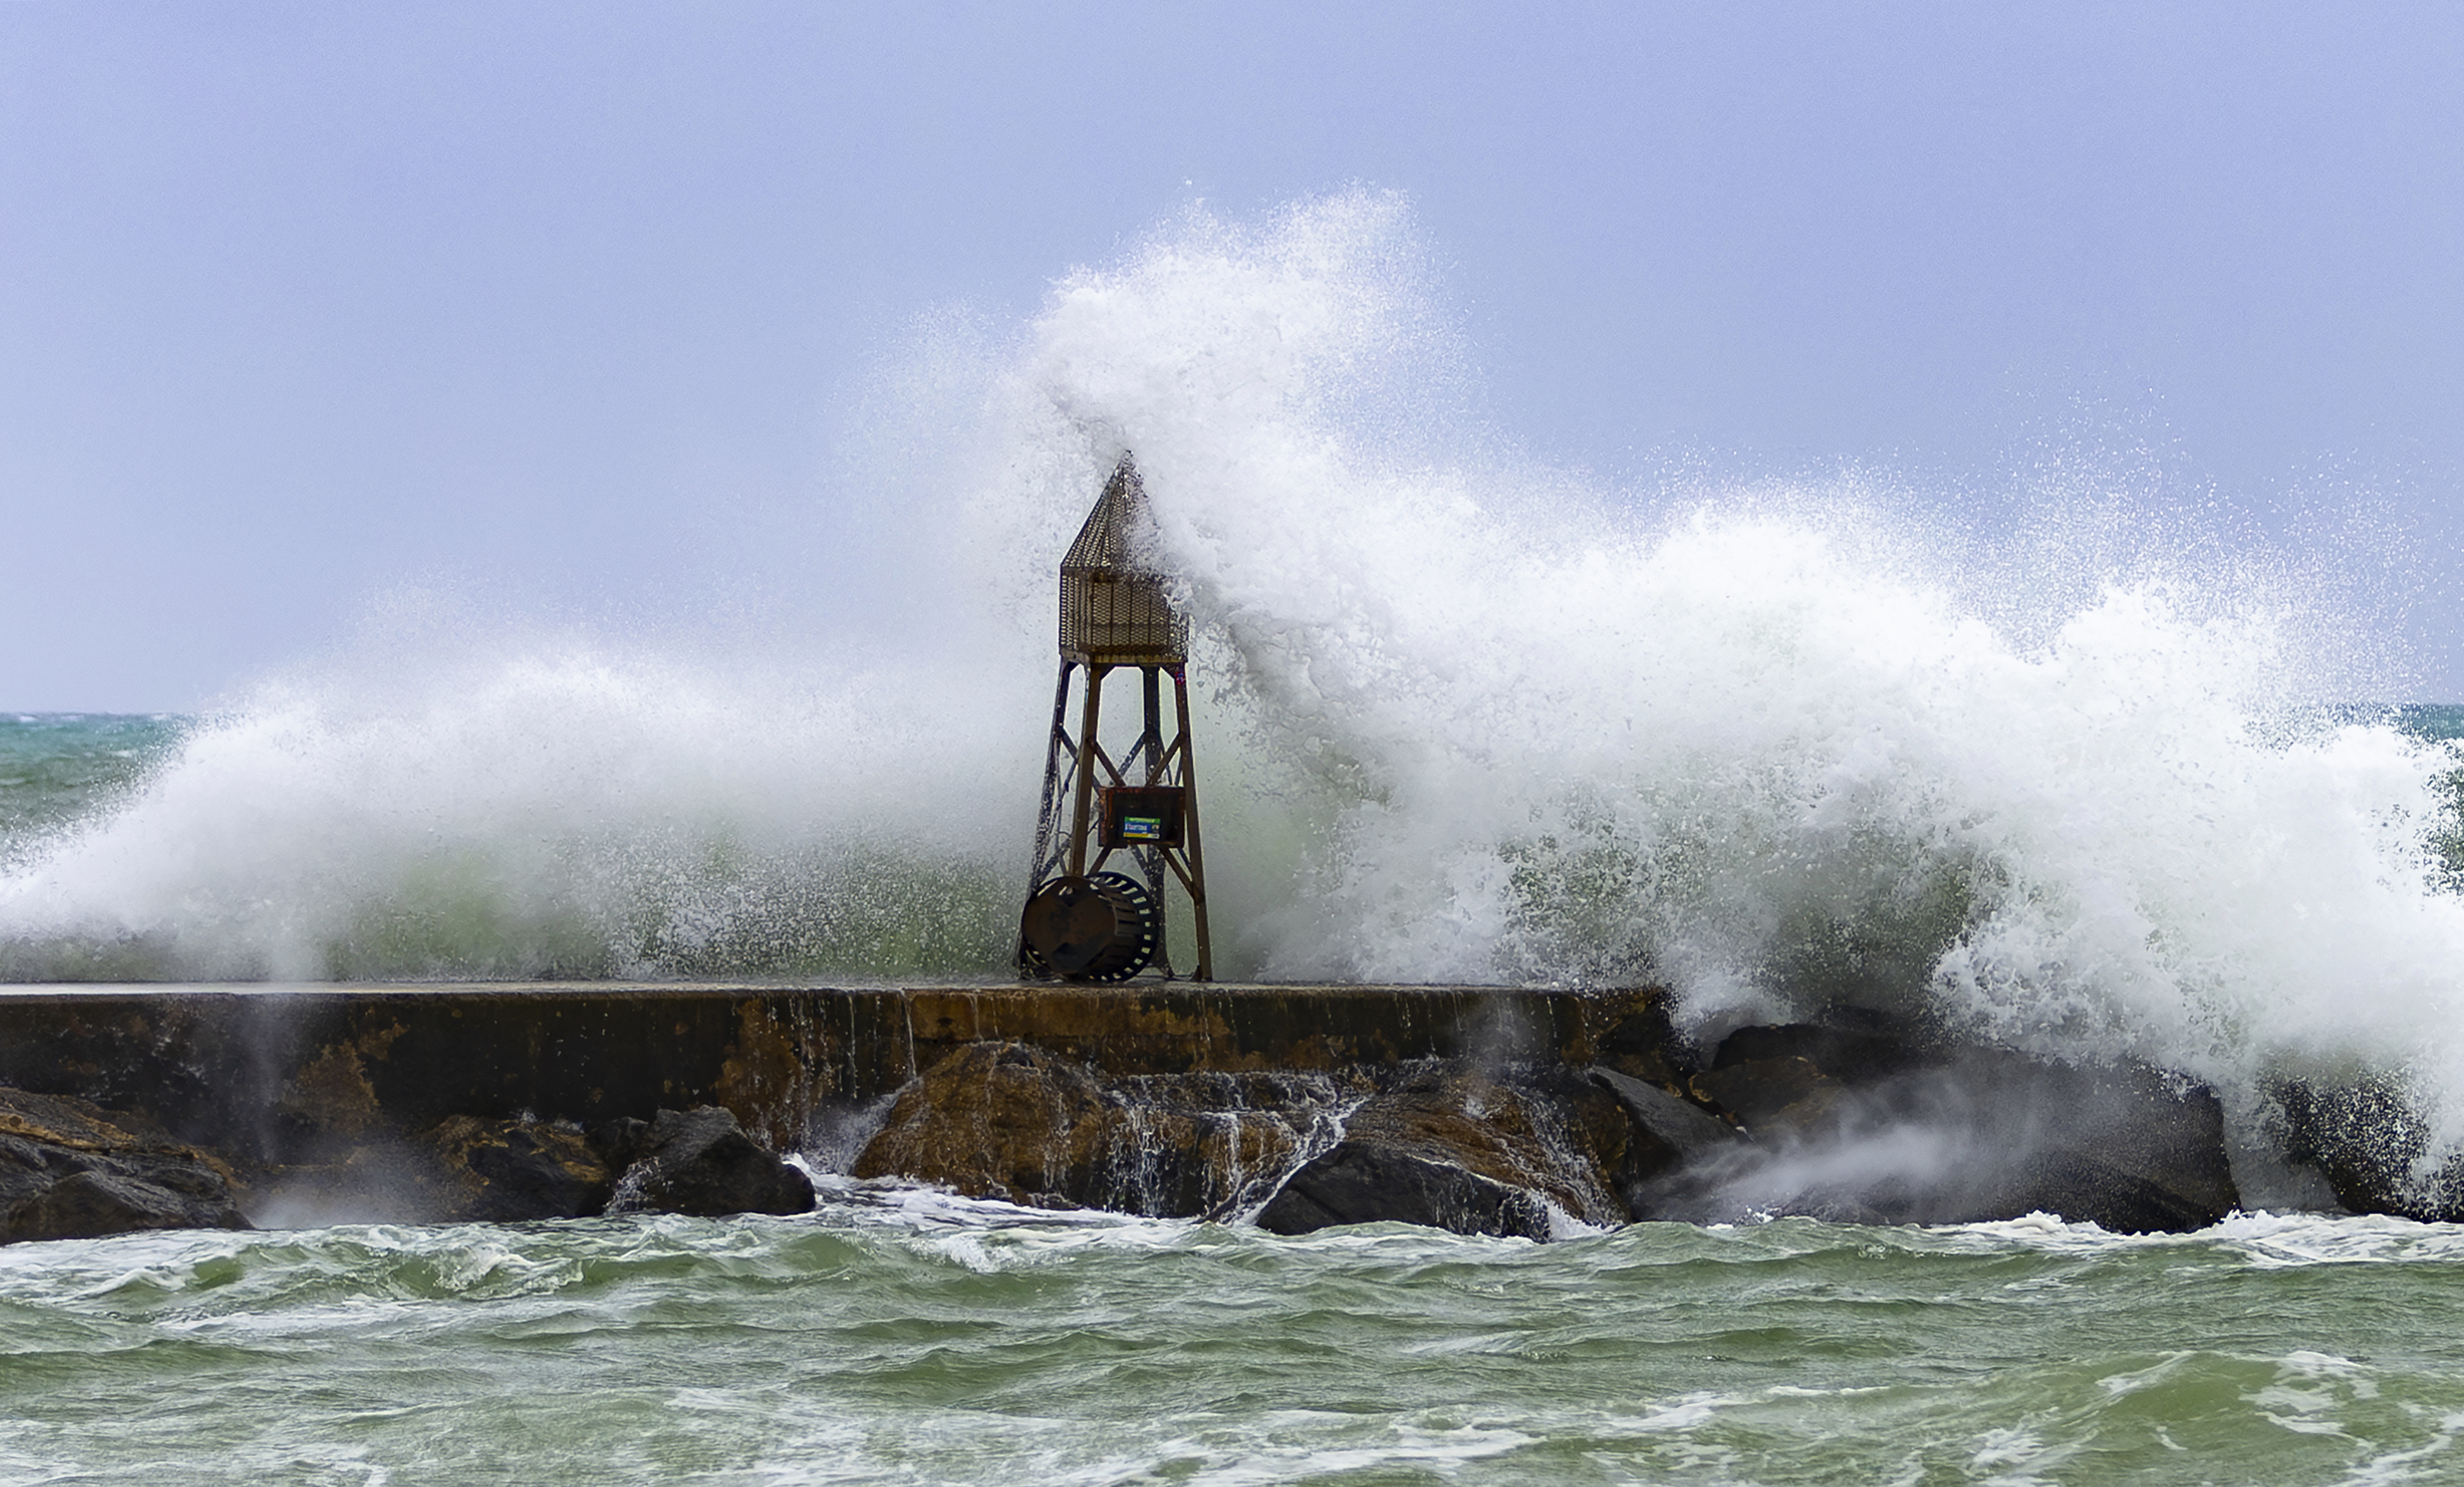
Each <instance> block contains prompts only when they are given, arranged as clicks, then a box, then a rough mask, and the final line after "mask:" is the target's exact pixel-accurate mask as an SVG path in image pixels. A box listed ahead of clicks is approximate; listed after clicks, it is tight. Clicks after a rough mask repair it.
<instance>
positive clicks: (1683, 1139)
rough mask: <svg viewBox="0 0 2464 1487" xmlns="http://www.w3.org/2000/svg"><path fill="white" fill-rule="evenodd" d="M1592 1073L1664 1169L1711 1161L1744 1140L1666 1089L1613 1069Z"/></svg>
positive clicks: (1725, 1122)
mask: <svg viewBox="0 0 2464 1487" xmlns="http://www.w3.org/2000/svg"><path fill="white" fill-rule="evenodd" d="M1589 1073H1590V1076H1591V1077H1592V1078H1593V1079H1594V1080H1595V1082H1597V1083H1598V1084H1599V1085H1600V1086H1601V1087H1602V1088H1604V1089H1606V1090H1607V1091H1608V1092H1609V1093H1610V1094H1611V1095H1613V1096H1615V1097H1616V1098H1617V1103H1618V1104H1619V1105H1621V1106H1623V1107H1624V1109H1625V1112H1626V1115H1627V1117H1628V1118H1629V1119H1630V1120H1632V1121H1633V1122H1634V1128H1635V1132H1636V1136H1637V1142H1638V1144H1639V1145H1645V1146H1648V1147H1649V1148H1651V1149H1652V1150H1653V1151H1654V1152H1655V1153H1656V1154H1657V1156H1658V1159H1659V1165H1661V1167H1662V1168H1668V1167H1675V1166H1679V1165H1684V1164H1688V1163H1698V1162H1703V1161H1706V1160H1709V1159H1711V1158H1713V1157H1716V1156H1718V1155H1721V1154H1723V1153H1725V1152H1727V1151H1728V1150H1730V1149H1731V1148H1733V1147H1735V1146H1737V1145H1738V1144H1739V1143H1742V1142H1743V1141H1744V1140H1745V1138H1744V1137H1743V1136H1741V1135H1740V1134H1739V1133H1738V1131H1737V1129H1736V1127H1734V1126H1732V1125H1730V1124H1728V1123H1727V1121H1723V1120H1721V1119H1720V1118H1719V1117H1718V1116H1715V1115H1713V1114H1711V1113H1710V1112H1709V1111H1707V1110H1705V1109H1704V1108H1703V1107H1702V1106H1700V1105H1697V1104H1693V1103H1690V1102H1688V1101H1686V1100H1683V1099H1679V1098H1678V1097H1676V1096H1674V1095H1671V1094H1670V1093H1668V1092H1667V1091H1666V1090H1664V1089H1660V1088H1657V1087H1655V1086H1653V1085H1650V1084H1646V1083H1644V1082H1643V1081H1642V1080H1640V1079H1634V1078H1628V1077H1627V1076H1624V1075H1622V1074H1619V1073H1617V1071H1616V1070H1614V1069H1600V1068H1595V1069H1593V1070H1591V1071H1589Z"/></svg>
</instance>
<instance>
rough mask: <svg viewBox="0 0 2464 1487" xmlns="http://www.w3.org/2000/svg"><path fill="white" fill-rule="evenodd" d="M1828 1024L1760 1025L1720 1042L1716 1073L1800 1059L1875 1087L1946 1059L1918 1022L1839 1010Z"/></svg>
mask: <svg viewBox="0 0 2464 1487" xmlns="http://www.w3.org/2000/svg"><path fill="white" fill-rule="evenodd" d="M1827 1016H1828V1019H1829V1020H1825V1021H1822V1022H1812V1023H1776V1024H1758V1025H1755V1026H1751V1027H1744V1028H1739V1029H1737V1030H1735V1031H1734V1032H1730V1033H1729V1034H1728V1035H1727V1037H1725V1038H1722V1039H1721V1040H1720V1046H1719V1049H1718V1050H1717V1052H1715V1053H1714V1054H1712V1057H1711V1068H1712V1071H1713V1072H1721V1071H1725V1070H1728V1069H1731V1068H1734V1067H1736V1066H1737V1065H1739V1064H1745V1063H1754V1062H1760V1061H1763V1060H1768V1059H1778V1058H1801V1059H1804V1060H1805V1061H1806V1062H1807V1063H1809V1064H1812V1065H1813V1066H1814V1067H1815V1068H1816V1069H1819V1070H1821V1071H1822V1073H1823V1074H1824V1075H1825V1076H1829V1077H1831V1078H1833V1079H1837V1080H1838V1081H1839V1082H1840V1083H1842V1084H1846V1085H1850V1086H1852V1087H1854V1086H1859V1085H1866V1084H1872V1083H1876V1082H1878V1081H1880V1080H1882V1079H1888V1078H1892V1077H1894V1076H1899V1075H1903V1074H1906V1073H1908V1072H1909V1071H1911V1070H1915V1069H1922V1068H1925V1067H1928V1066H1931V1065H1934V1064H1939V1063H1941V1062H1943V1061H1944V1060H1945V1054H1944V1052H1943V1050H1942V1049H1941V1048H1939V1047H1938V1046H1936V1045H1935V1043H1934V1042H1933V1041H1932V1040H1931V1039H1930V1038H1929V1037H1927V1036H1926V1035H1925V1033H1924V1032H1922V1030H1920V1029H1918V1028H1917V1027H1916V1026H1915V1025H1914V1024H1911V1023H1906V1022H1903V1021H1901V1020H1899V1019H1895V1018H1889V1017H1886V1016H1883V1015H1881V1014H1879V1013H1865V1012H1859V1011H1858V1010H1854V1009H1847V1008H1841V1009H1837V1010H1834V1011H1832V1012H1831V1013H1829V1014H1827Z"/></svg>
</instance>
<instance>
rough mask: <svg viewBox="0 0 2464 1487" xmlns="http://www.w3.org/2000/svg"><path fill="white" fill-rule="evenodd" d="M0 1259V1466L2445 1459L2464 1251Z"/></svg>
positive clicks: (594, 1234)
mask: <svg viewBox="0 0 2464 1487" xmlns="http://www.w3.org/2000/svg"><path fill="white" fill-rule="evenodd" d="M2459 1320H2464V1230H2457V1229H2454V1228H2450V1227H2438V1226H2422V1225H2416V1224H2410V1223H2406V1222H2402V1221H2398V1220H2387V1219H2354V1218H2326V1217H2316V1216H2301V1217H2284V1218H2277V1217H2270V1216H2265V1215H2260V1216H2255V1217H2248V1218H2236V1219H2233V1220H2232V1221H2230V1222H2229V1223H2228V1224H2226V1225H2224V1226H2222V1227H2220V1228H2218V1229H2215V1230H2211V1231H2209V1232H2204V1233H2200V1234H2195V1235H2189V1236H2175V1237H2148V1238H2123V1237H2117V1236H2113V1235H2108V1234H2104V1233H2102V1232H2101V1231H2098V1230H2095V1229H2093V1228H2084V1227H2078V1226H2065V1225H2061V1224H2057V1223H2054V1222H2051V1221H2044V1220H2023V1221H2018V1222H2014V1223H2007V1224H1997V1225H1986V1226H1974V1227H1967V1228H1959V1229H1947V1230H1910V1229H1867V1228H1853V1227H1840V1226H1834V1225H1826V1224H1821V1223H1815V1222H1812V1221H1805V1220H1795V1219H1790V1220H1783V1221H1780V1222H1775V1223H1771V1224H1765V1225H1760V1226H1743V1227H1738V1228H1733V1229H1697V1228H1693V1227H1689V1226H1683V1225H1641V1226H1637V1227H1634V1228H1630V1229H1626V1230H1622V1231H1619V1232H1614V1233H1605V1234H1600V1235H1596V1236H1592V1237H1582V1238H1575V1239H1573V1240H1569V1241H1565V1242H1560V1243H1555V1244H1549V1245H1534V1244H1529V1243H1525V1242H1521V1241H1505V1240H1484V1239H1468V1238H1460V1237H1455V1236H1450V1235H1444V1234H1438V1233H1432V1232H1425V1231H1415V1230H1404V1229H1400V1228H1390V1227H1384V1226H1380V1227H1376V1228H1370V1229H1360V1230H1349V1231H1332V1232H1326V1233H1322V1234H1318V1235H1314V1236H1310V1237H1309V1238H1305V1239H1284V1238H1277V1237H1275V1236H1272V1235H1268V1234H1265V1233H1262V1232H1257V1231H1255V1230H1253V1229H1246V1228H1241V1227H1225V1226H1215V1225H1199V1224H1193V1223H1174V1222H1158V1221H1151V1220H1137V1219H1127V1218H1120V1217H1114V1216H1107V1215H1090V1214H1050V1213H1036V1212H1032V1211H1027V1210H1013V1209H1008V1208H1005V1207H1002V1206H1000V1205H988V1204H970V1203H965V1202H962V1201H959V1200H955V1199H951V1198H947V1197H944V1196H940V1195H937V1194H932V1193H923V1192H916V1191H913V1190H906V1191H901V1190H897V1189H883V1188H866V1187H857V1186H853V1185H849V1184H847V1183H844V1182H841V1181H827V1182H825V1196H824V1201H823V1204H822V1206H821V1208H820V1209H819V1210H817V1211H815V1212H813V1213H811V1214H809V1215H805V1216H802V1217H796V1218H784V1219H773V1218H740V1219H733V1220H694V1219H682V1218H674V1217H661V1218H650V1219H627V1220H590V1221H575V1222H566V1223H555V1224H541V1225H534V1226H523V1227H513V1228H496V1227H486V1226H473V1227H464V1228H438V1229H407V1228H401V1229H398V1228H366V1227H356V1228H355V1227H338V1228H331V1229H322V1230H302V1231H296V1232H264V1233H255V1234H222V1233H178V1234H152V1235H136V1236H125V1237H121V1238H116V1239H109V1240H100V1241H88V1242H77V1243H59V1244H42V1245H19V1246H13V1247H11V1248H9V1249H6V1250H0V1481H7V1482H11V1483H17V1482H26V1483H32V1482H148V1483H191V1482H193V1483H211V1482H247V1483H275V1482H303V1483H309V1482H313V1483H353V1484H359V1483H380V1482H390V1483H412V1482H418V1483H436V1482H482V1481H489V1482H495V1481H508V1482H524V1483H603V1482H605V1483H631V1482H708V1483H745V1484H752V1483H799V1482H867V1483H870V1482H988V1483H1046V1482H1060V1483H1132V1482H1187V1483H1227V1484H1228V1483H1279V1482H1326V1483H1336V1482H1341V1483H1363V1484H1365V1483H1419V1482H1484V1483H1485V1482H1515V1483H1520V1482H1529V1483H1559V1482H1686V1483H1693V1482H1701V1483H1787V1482H1857V1483H1867V1482H1871V1483H1883V1482H1897V1483H1948V1482H2004V1483H2023V1482H2063V1483H2069V1482H2078V1483H2088V1482H2112V1481H2130V1482H2167V1483H2169V1482H2181V1483H2192V1482H2199V1483H2205V1482H2270V1483H2274V1482H2301V1483H2310V1482H2316V1483H2342V1482H2357V1483H2358V1482H2398V1481H2436V1480H2456V1479H2464V1448H2459V1447H2458V1445H2457V1444H2456V1434H2457V1432H2458V1431H2459V1429H2464V1337H2459V1335H2458V1330H2459V1329H2458V1321H2459Z"/></svg>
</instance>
